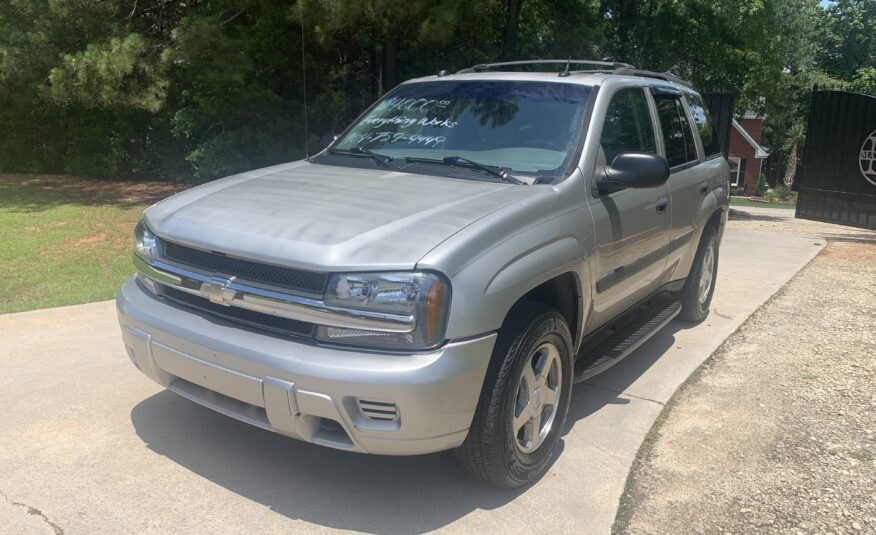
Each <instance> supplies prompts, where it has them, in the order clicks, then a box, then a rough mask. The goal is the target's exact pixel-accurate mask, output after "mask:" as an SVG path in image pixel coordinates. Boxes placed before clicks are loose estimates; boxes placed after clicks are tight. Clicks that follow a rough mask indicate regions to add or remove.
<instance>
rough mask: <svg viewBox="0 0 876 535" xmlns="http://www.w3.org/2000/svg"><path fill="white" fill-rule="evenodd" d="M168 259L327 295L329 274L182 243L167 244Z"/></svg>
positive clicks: (270, 283) (165, 250) (251, 280)
mask: <svg viewBox="0 0 876 535" xmlns="http://www.w3.org/2000/svg"><path fill="white" fill-rule="evenodd" d="M163 243H164V257H165V258H166V259H167V260H170V261H172V262H176V263H179V264H184V265H186V266H190V267H193V268H196V269H200V270H203V271H207V272H210V273H216V274H221V275H229V276H232V275H233V276H236V277H238V278H239V279H242V280H247V281H250V282H256V283H262V284H267V285H270V286H278V287H280V288H288V289H290V290H298V291H301V292H307V293H311V294H319V295H322V293H323V292H324V291H325V285H326V283H327V279H328V274H327V273H319V272H316V271H305V270H301V269H293V268H287V267H283V266H275V265H272V264H263V263H261V262H253V261H252V260H244V259H242V258H235V257H232V256H226V255H224V254H222V253H216V252H211V251H204V250H202V249H195V248H194V247H188V246H186V245H181V244H179V243H174V242H169V241H165V242H163Z"/></svg>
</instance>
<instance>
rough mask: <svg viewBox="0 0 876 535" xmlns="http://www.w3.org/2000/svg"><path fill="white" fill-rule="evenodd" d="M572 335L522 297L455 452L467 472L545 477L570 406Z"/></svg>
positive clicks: (492, 479)
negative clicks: (465, 432)
mask: <svg viewBox="0 0 876 535" xmlns="http://www.w3.org/2000/svg"><path fill="white" fill-rule="evenodd" d="M572 367H573V362H572V337H571V334H570V333H569V327H568V325H567V324H566V320H565V319H564V318H563V316H562V315H561V314H560V313H559V312H557V311H556V310H555V309H553V308H550V307H548V306H545V305H543V304H541V303H531V302H528V303H522V304H521V305H518V306H517V307H515V310H513V311H512V312H511V314H509V318H508V320H506V322H505V325H503V326H502V329H501V330H500V331H499V337H498V340H497V342H496V347H495V349H494V351H493V358H492V361H491V363H490V369H489V371H488V374H487V378H486V381H485V384H484V388H483V391H482V393H481V398H480V401H479V403H478V408H477V412H476V413H475V417H474V420H473V422H472V426H471V429H470V430H469V433H468V437H467V438H466V440H465V442H464V443H463V444H462V446H460V447H459V448H457V449H456V450H455V452H454V453H455V455H456V457H457V459H458V460H459V462H460V464H461V465H462V466H463V468H465V470H466V471H467V472H469V473H470V474H472V475H474V476H475V477H477V478H479V479H481V480H483V481H486V482H487V483H490V484H491V485H495V486H497V487H504V488H513V487H517V486H520V485H524V484H526V483H529V482H530V481H534V480H536V479H538V478H539V477H541V476H542V475H543V474H544V473H545V472H546V471H547V468H548V463H549V462H550V459H551V454H552V452H553V449H554V446H556V443H557V441H558V440H559V437H560V433H561V432H562V428H563V426H564V424H565V421H566V415H567V413H568V411H569V401H570V399H571V393H572Z"/></svg>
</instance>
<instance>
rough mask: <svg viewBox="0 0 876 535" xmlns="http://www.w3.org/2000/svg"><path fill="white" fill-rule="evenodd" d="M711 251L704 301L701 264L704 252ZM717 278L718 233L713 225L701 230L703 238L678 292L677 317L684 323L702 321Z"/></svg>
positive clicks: (710, 301) (704, 255)
mask: <svg viewBox="0 0 876 535" xmlns="http://www.w3.org/2000/svg"><path fill="white" fill-rule="evenodd" d="M710 248H711V250H712V262H711V264H712V269H711V272H712V274H711V277H712V279H711V281H712V282H711V284H710V285H709V289H708V292H707V295H706V296H705V299H703V298H702V297H703V296H702V293H701V291H700V281H701V280H702V279H703V277H704V276H705V273H704V272H703V262H704V261H705V260H706V252H707V251H708V250H709V249H710ZM717 278H718V233H717V232H716V230H715V227H714V225H709V226H707V227H706V228H705V229H704V230H703V236H702V238H701V239H700V244H699V247H697V255H696V257H695V258H694V261H693V265H692V266H691V268H690V273H689V274H688V276H687V280H686V281H685V283H684V287H682V289H681V291H680V292H678V300H679V301H680V302H681V313H680V314H679V317H680V318H681V319H683V320H685V321H690V322H698V321H703V320H704V319H706V317H707V316H708V315H709V307H710V306H711V304H712V296H713V295H715V282H716V280H717Z"/></svg>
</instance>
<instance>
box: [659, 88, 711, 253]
mask: <svg viewBox="0 0 876 535" xmlns="http://www.w3.org/2000/svg"><path fill="white" fill-rule="evenodd" d="M651 92H652V94H653V96H654V104H655V105H656V108H657V117H658V119H659V120H660V131H661V133H662V135H663V144H664V147H665V151H666V160H667V161H668V162H669V173H670V174H669V181H668V182H667V184H668V185H669V190H670V194H671V196H672V214H671V220H672V225H671V230H670V250H671V252H670V259H673V260H674V259H676V258H677V256H678V252H679V251H681V250H682V249H683V247H684V245H685V244H686V243H688V242H689V241H690V239H691V238H692V237H693V235H694V228H695V225H696V222H697V218H698V216H699V212H700V207H701V206H702V204H703V198H704V197H705V196H706V195H708V193H709V183H708V181H707V179H706V177H705V176H704V174H703V173H702V172H701V170H700V169H699V164H700V163H701V162H702V156H701V154H700V150H699V148H698V143H697V138H696V136H695V135H694V131H693V127H692V124H691V118H690V116H689V114H688V110H687V108H686V106H685V102H684V97H683V95H682V93H681V92H680V91H678V90H677V89H675V88H673V87H666V88H663V87H660V86H656V87H652V88H651Z"/></svg>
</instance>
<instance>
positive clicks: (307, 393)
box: [116, 277, 496, 455]
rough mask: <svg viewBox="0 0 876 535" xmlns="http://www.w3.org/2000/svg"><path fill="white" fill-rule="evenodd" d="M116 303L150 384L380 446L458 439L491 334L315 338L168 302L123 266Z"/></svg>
mask: <svg viewBox="0 0 876 535" xmlns="http://www.w3.org/2000/svg"><path fill="white" fill-rule="evenodd" d="M116 304H117V308H118V315H119V323H120V325H121V328H122V338H123V340H124V344H125V347H126V349H127V352H128V356H129V357H130V358H131V360H132V361H133V363H134V365H135V366H136V367H137V368H138V369H139V370H140V371H142V372H143V373H144V374H146V375H147V376H149V377H150V378H152V379H153V380H155V381H156V382H158V383H159V384H160V385H162V386H165V387H167V388H169V389H170V390H173V391H174V392H176V393H178V394H180V395H182V396H184V397H187V398H189V399H191V400H192V401H195V402H197V403H200V404H202V405H204V406H206V407H209V408H211V409H214V410H216V411H219V412H221V413H223V414H226V415H228V416H232V417H234V418H237V419H239V420H242V421H244V422H247V423H250V424H253V425H256V426H258V427H262V428H264V429H268V430H271V431H275V432H277V433H280V434H283V435H287V436H290V437H293V438H297V439H300V440H305V441H307V442H312V443H314V444H320V445H324V446H330V447H334V448H339V449H345V450H350V451H358V452H366V453H379V454H388V455H413V454H420V453H429V452H433V451H440V450H445V449H450V448H454V447H456V446H458V445H460V444H461V443H462V441H463V440H465V437H466V434H467V433H468V428H469V427H470V425H471V421H472V417H473V416H474V412H475V409H476V407H477V402H478V398H479V396H480V392H481V385H482V384H483V381H484V376H485V374H486V370H487V365H488V363H489V360H490V355H491V353H492V350H493V344H494V342H495V338H496V335H495V334H489V335H485V336H483V337H480V338H476V339H472V340H466V341H462V342H452V343H448V344H447V345H445V346H444V347H442V348H439V349H437V350H435V351H433V352H429V353H418V354H414V355H388V354H378V353H369V352H356V351H351V350H346V349H334V348H326V347H319V346H315V345H310V344H305V343H299V342H294V341H291V340H288V339H284V338H279V337H275V336H271V335H268V334H263V333H260V332H257V331H254V330H251V329H249V328H247V327H244V326H242V325H239V324H235V323H231V322H227V321H224V320H221V319H218V318H215V317H212V316H209V315H204V314H202V313H199V312H196V311H193V310H189V309H186V308H182V307H179V306H177V305H175V304H171V303H169V302H166V301H164V300H162V299H160V298H158V297H155V296H154V295H152V294H151V293H149V292H147V291H146V290H144V289H143V288H142V287H141V285H140V283H138V282H137V280H136V278H135V277H132V278H131V279H129V280H128V281H127V282H126V283H125V285H124V286H123V287H122V290H121V292H119V295H118V298H117V302H116ZM374 408H377V409H379V410H378V411H376V412H375V411H374V410H372V409H374ZM375 416H376V417H375Z"/></svg>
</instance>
